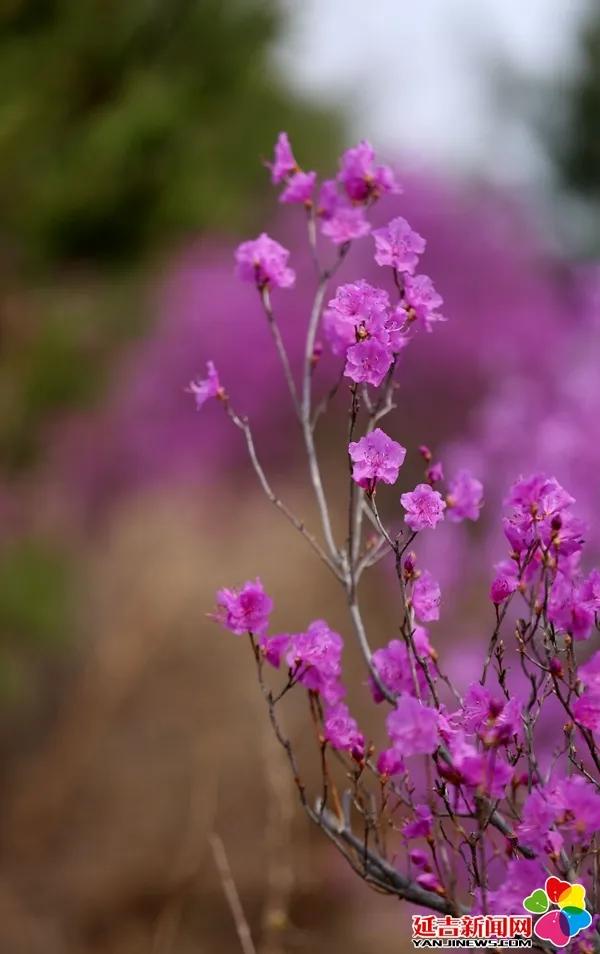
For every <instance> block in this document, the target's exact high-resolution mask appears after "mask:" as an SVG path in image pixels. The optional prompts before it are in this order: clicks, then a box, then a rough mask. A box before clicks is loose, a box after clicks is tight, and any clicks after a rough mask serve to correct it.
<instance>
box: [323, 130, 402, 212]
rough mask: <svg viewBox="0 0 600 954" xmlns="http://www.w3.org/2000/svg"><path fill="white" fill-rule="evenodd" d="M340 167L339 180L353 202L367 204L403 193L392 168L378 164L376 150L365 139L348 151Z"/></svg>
mask: <svg viewBox="0 0 600 954" xmlns="http://www.w3.org/2000/svg"><path fill="white" fill-rule="evenodd" d="M340 166H341V169H340V173H339V176H338V178H339V180H340V182H341V183H342V185H343V187H344V189H345V190H346V193H347V194H348V197H349V198H350V199H351V200H352V201H353V202H366V201H367V200H368V199H377V198H379V196H381V195H384V194H385V193H390V192H394V193H398V192H401V191H402V190H401V189H400V186H399V185H398V183H397V182H396V180H395V178H394V173H393V172H392V170H391V168H390V167H389V166H384V165H377V164H376V162H375V150H374V149H373V147H372V146H371V144H370V143H368V142H367V141H366V140H364V139H363V140H362V142H360V143H359V144H358V146H355V147H354V148H353V149H347V150H346V152H345V153H344V154H343V156H342V159H341V163H340Z"/></svg>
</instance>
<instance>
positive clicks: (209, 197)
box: [0, 0, 338, 264]
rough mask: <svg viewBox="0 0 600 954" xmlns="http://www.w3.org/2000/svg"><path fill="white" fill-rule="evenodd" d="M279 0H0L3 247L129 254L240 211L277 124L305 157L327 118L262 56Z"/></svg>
mask: <svg viewBox="0 0 600 954" xmlns="http://www.w3.org/2000/svg"><path fill="white" fill-rule="evenodd" d="M280 28H281V13H280V12H279V11H278V9H277V6H276V3H275V2H274V0H125V2H123V0H4V2H3V4H2V5H1V7H0V87H1V88H2V97H1V98H0V206H1V208H2V224H1V228H2V230H3V232H4V244H5V245H8V246H9V247H10V248H11V249H12V248H14V247H15V246H16V248H17V251H18V253H19V254H20V255H21V256H23V257H24V258H25V259H26V260H33V261H35V262H36V263H44V262H47V261H56V260H63V259H71V258H77V259H81V258H85V259H91V260H94V261H117V262H119V263H120V264H123V263H124V262H127V260H129V259H130V258H131V257H132V256H134V255H137V254H139V253H140V252H141V251H143V250H144V249H146V248H147V247H148V246H156V245H157V244H159V245H161V244H163V243H164V242H165V241H167V240H168V239H169V238H170V237H173V236H177V235H178V234H181V233H182V232H184V231H185V230H188V229H190V230H198V229H224V228H227V227H230V226H236V225H239V224H240V223H244V224H246V223H247V221H248V219H249V218H251V217H252V213H253V211H255V210H256V201H257V193H258V195H260V196H261V197H262V198H263V199H264V192H263V189H264V187H265V184H266V182H265V180H266V176H265V171H264V169H261V168H260V164H259V163H258V162H257V156H258V155H260V154H261V153H262V154H263V155H267V154H269V153H270V150H271V147H272V142H273V139H274V136H275V133H276V132H277V131H278V130H279V129H280V128H282V127H285V128H287V129H289V131H290V132H291V133H292V134H294V135H295V136H296V137H297V138H298V139H300V138H301V140H302V144H303V148H302V151H303V155H304V158H305V159H306V161H307V163H308V162H310V163H313V162H315V161H317V160H318V159H319V158H322V157H323V156H324V155H325V156H326V157H327V158H329V157H331V156H332V154H333V151H334V149H335V146H336V145H337V142H336V139H337V131H338V128H337V126H336V123H335V122H332V117H331V115H329V114H326V113H319V111H318V110H316V109H315V108H313V107H307V106H306V105H305V104H304V103H302V102H300V101H299V100H298V99H297V98H295V97H293V96H292V95H291V94H290V92H289V90H287V89H286V88H285V84H284V83H282V80H281V77H279V76H277V75H276V72H275V69H274V67H273V65H272V63H271V56H270V52H271V45H272V43H273V41H274V39H275V38H276V36H277V33H278V31H279V29H280Z"/></svg>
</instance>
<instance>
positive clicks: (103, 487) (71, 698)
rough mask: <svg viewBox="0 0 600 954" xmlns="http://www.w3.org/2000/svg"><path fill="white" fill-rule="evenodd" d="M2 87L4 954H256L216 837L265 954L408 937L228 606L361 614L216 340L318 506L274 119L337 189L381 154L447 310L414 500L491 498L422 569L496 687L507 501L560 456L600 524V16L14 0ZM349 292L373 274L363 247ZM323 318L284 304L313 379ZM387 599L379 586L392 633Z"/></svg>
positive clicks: (597, 11) (396, 206)
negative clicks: (311, 548)
mask: <svg viewBox="0 0 600 954" xmlns="http://www.w3.org/2000/svg"><path fill="white" fill-rule="evenodd" d="M0 85H1V88H2V96H1V97H0V209H1V212H0V275H1V277H2V294H1V298H0V528H1V533H0V636H1V639H0V758H1V760H2V780H3V782H2V788H1V796H0V797H1V800H2V806H1V809H2V810H1V811H0V833H1V834H0V837H1V851H0V950H2V952H3V954H4V952H6V954H37V952H38V951H39V952H44V954H63V952H65V954H71V952H73V954H75V952H77V954H92V952H93V954H137V952H140V954H141V952H144V954H146V952H161V954H162V952H173V954H187V952H191V951H194V952H196V954H198V952H213V951H224V952H229V951H232V952H234V951H237V950H238V941H237V939H236V936H235V930H234V926H233V923H232V920H231V916H230V913H229V910H228V908H227V905H226V902H225V900H224V898H223V892H222V888H221V885H220V883H219V879H218V877H217V876H216V873H215V869H214V862H213V859H212V855H211V853H210V851H209V847H208V842H207V834H208V832H210V831H213V830H216V831H217V832H218V833H219V834H220V836H221V837H222V839H223V841H224V843H225V846H226V849H227V853H228V855H229V858H230V862H231V865H232V869H233V871H234V875H235V880H236V884H237V886H238V890H239V892H240V895H241V897H242V900H243V903H244V906H245V909H246V911H247V914H248V918H249V920H250V924H251V927H252V930H253V932H254V935H255V939H256V942H257V946H258V948H259V950H260V952H261V954H287V952H294V951H309V950H310V951H327V952H331V954H337V952H344V954H354V952H357V954H358V952H363V951H364V950H366V948H367V944H369V946H370V947H372V946H377V949H378V950H379V951H381V952H382V954H386V952H388V951H390V952H391V951H397V950H398V949H399V948H400V949H402V945H403V944H404V943H405V941H406V937H407V934H406V922H405V920H404V918H405V917H406V914H405V913H403V912H402V910H401V909H400V908H398V905H396V904H394V903H393V902H392V901H391V900H386V899H381V898H379V897H377V896H376V895H374V894H371V893H370V892H369V891H368V889H367V888H366V887H365V886H363V885H362V884H359V883H356V884H355V882H354V881H353V879H352V878H351V877H350V874H348V873H347V872H346V870H345V869H344V868H343V867H342V863H341V861H340V860H339V859H338V858H337V857H335V856H334V854H333V853H332V850H330V848H329V846H328V845H325V844H323V843H322V842H321V840H320V839H319V838H318V837H316V836H315V835H313V833H312V832H311V831H310V830H309V829H308V827H307V824H306V823H305V821H304V819H303V818H302V817H300V813H299V810H298V809H297V807H296V805H295V802H294V798H293V793H292V792H291V791H290V787H289V780H288V778H287V775H286V772H285V768H284V766H282V765H281V762H280V760H279V756H278V754H277V753H276V752H275V751H274V750H273V747H272V743H271V740H270V736H269V733H268V732H267V725H266V718H265V715H264V712H263V709H262V707H261V705H260V700H259V697H258V689H257V687H256V685H255V681H254V677H253V672H252V666H251V665H250V660H249V659H248V658H247V654H246V653H245V652H244V650H245V648H246V647H241V646H240V644H239V643H237V642H236V640H235V639H234V638H233V637H231V638H230V637H228V636H227V635H226V634H224V633H221V632H220V631H218V630H217V629H216V627H214V625H213V624H211V623H210V621H208V620H207V619H206V613H208V612H210V610H211V608H212V606H213V601H214V591H215V590H216V588H217V587H218V586H220V585H223V584H226V585H235V584H237V583H241V582H243V581H244V580H245V579H247V578H249V577H254V576H255V575H256V574H257V573H260V575H261V577H262V579H263V581H264V583H265V586H266V587H267V589H268V591H269V592H270V593H272V595H273V596H274V598H275V601H276V612H275V616H274V624H275V627H276V628H281V629H284V628H286V629H291V630H294V629H299V628H303V627H304V626H305V625H306V623H307V622H308V620H309V619H310V618H313V617H315V616H323V615H324V616H326V617H327V619H328V621H329V622H330V623H331V624H332V625H334V626H336V627H337V628H339V629H340V631H341V632H345V631H347V628H348V627H347V621H346V618H345V615H344V608H343V605H342V604H341V602H340V598H339V594H337V593H336V592H335V590H332V589H331V586H330V584H329V581H328V580H324V579H323V574H322V573H321V570H320V567H319V565H316V564H315V563H314V561H313V560H312V558H311V555H310V552H308V553H307V552H305V550H304V548H303V547H302V546H301V543H302V541H295V540H294V539H293V537H290V533H289V532H288V529H287V526H286V525H285V524H282V523H281V522H280V521H279V519H278V515H277V514H276V513H274V512H273V513H272V512H271V510H270V509H269V507H268V505H267V503H266V501H264V499H263V498H262V497H261V496H260V494H259V492H258V491H257V489H256V487H255V483H254V479H253V473H252V472H251V469H250V467H249V465H248V463H247V460H246V457H245V455H244V451H243V447H242V445H241V443H240V435H239V433H238V432H237V431H235V430H234V429H228V428H227V426H226V422H225V421H224V420H223V419H222V412H221V414H220V413H219V408H218V407H214V406H211V407H209V406H207V407H206V408H205V409H204V411H203V414H202V415H201V416H198V415H196V413H195V411H194V409H193V406H192V404H191V402H190V398H189V396H186V395H185V393H184V388H185V386H186V384H187V382H188V381H189V380H190V378H191V377H193V376H194V375H196V374H197V373H199V372H203V369H204V365H205V362H206V360H207V359H208V358H214V360H215V362H216V363H217V365H218V367H219V368H220V369H221V373H222V378H223V379H224V380H225V383H226V385H227V388H228V390H229V391H230V393H231V394H232V397H233V399H234V401H235V404H236V406H237V407H238V408H239V409H240V410H241V411H243V412H246V413H248V414H249V415H250V416H251V418H252V421H253V426H254V429H255V431H256V435H257V440H258V442H259V444H260V450H261V454H262V456H263V458H264V460H265V461H267V462H268V464H269V466H270V468H271V473H272V474H273V480H274V482H276V485H277V489H278V491H279V492H280V493H281V495H282V496H284V497H286V498H287V499H289V500H290V501H291V502H292V503H293V504H294V506H295V507H296V509H297V510H298V511H300V512H302V513H303V514H305V515H306V516H307V518H308V519H309V520H310V519H311V518H312V516H313V514H312V510H311V504H310V502H309V500H308V499H305V485H304V483H303V471H302V469H301V466H300V465H299V461H300V458H299V455H298V450H299V448H298V446H297V442H296V438H295V435H294V431H293V428H292V427H289V426H288V425H289V421H290V412H289V411H288V410H286V409H285V407H282V406H281V403H280V402H278V401H274V400H273V399H274V397H275V396H276V395H279V393H280V389H281V382H280V378H279V375H278V371H277V364H276V360H275V358H274V356H273V355H272V354H271V351H270V347H269V345H270V341H269V337H268V333H267V330H266V328H265V327H264V324H263V322H262V321H261V315H260V311H259V309H258V307H257V302H256V300H255V296H254V295H253V294H251V289H249V288H248V287H244V286H240V285H239V284H238V283H236V282H235V281H234V279H233V275H232V250H233V248H234V247H235V245H236V244H237V242H239V241H240V240H241V239H242V238H246V237H249V236H253V235H255V234H256V233H257V232H258V231H260V230H262V229H263V228H266V229H267V230H268V231H269V232H270V233H271V234H273V235H274V236H275V237H277V238H279V239H280V240H281V241H282V242H283V243H284V244H285V245H287V246H288V247H290V248H291V250H292V255H293V259H294V262H293V264H294V266H295V267H296V268H297V269H298V271H299V273H300V275H302V274H303V272H304V271H305V270H307V266H308V264H309V263H308V259H307V253H306V249H305V247H304V236H303V228H302V215H301V214H300V213H298V212H297V211H296V212H295V211H294V210H293V209H287V210H284V211H282V210H281V207H279V206H278V204H277V202H276V199H275V198H274V195H273V193H272V191H271V189H270V187H269V183H268V175H267V174H266V172H265V169H264V167H263V165H262V161H261V160H263V159H264V158H266V157H268V156H269V155H270V153H271V150H272V144H273V142H274V139H275V137H276V134H277V133H278V132H279V130H280V129H286V130H287V131H288V132H289V134H290V137H291V139H292V142H293V144H294V146H295V151H296V153H297V155H298V157H299V159H300V161H301V163H302V165H303V166H304V167H307V168H316V169H317V170H318V171H319V173H320V174H323V175H329V174H331V173H332V172H333V170H334V168H335V165H336V162H337V156H338V155H339V152H340V151H341V150H342V149H343V148H347V147H348V146H350V145H352V144H354V142H355V141H356V140H357V139H359V138H363V137H367V138H369V139H371V141H372V142H373V144H374V145H375V147H376V148H377V150H378V151H379V152H380V153H381V154H382V156H384V157H385V158H386V159H387V160H389V161H390V162H392V163H393V164H394V165H395V167H396V168H397V169H398V174H399V177H400V178H401V180H402V182H403V184H404V188H405V193H404V195H403V196H401V197H400V198H396V199H394V201H393V202H389V203H387V204H386V205H385V208H381V209H378V210H377V215H378V216H379V217H380V219H381V220H384V219H388V218H391V217H392V215H393V214H402V215H405V216H406V218H408V219H409V221H410V222H411V224H412V225H413V226H414V227H415V228H417V230H418V231H419V232H421V233H422V234H423V235H425V236H426V237H427V239H428V250H427V253H426V256H425V259H424V267H425V270H426V271H427V273H428V274H430V275H431V276H432V278H433V280H434V282H435V284H436V286H437V287H438V289H439V290H440V292H441V293H442V295H443V296H444V299H445V313H446V314H447V316H448V317H449V319H450V320H449V321H448V323H447V324H445V325H443V326H440V327H439V328H436V333H435V335H432V336H430V337H427V338H426V339H425V338H424V337H423V338H422V339H420V340H418V341H417V342H416V343H415V345H414V347H412V348H411V349H409V351H408V353H407V357H406V360H405V361H404V363H403V365H402V368H401V376H400V382H401V388H400V392H399V408H398V411H397V412H395V414H394V415H393V418H390V422H389V427H388V428H387V429H388V430H389V431H390V433H392V434H393V436H395V437H398V438H399V439H401V440H402V443H403V444H405V445H406V446H407V447H408V448H409V449H410V452H411V453H410V457H409V462H407V466H406V468H405V474H404V477H405V479H406V481H407V484H408V483H410V481H411V480H414V479H416V478H417V477H418V470H419V464H418V461H417V459H416V458H417V455H416V453H415V448H416V446H417V445H418V444H419V443H422V442H425V443H427V444H430V445H431V446H433V447H434V448H435V451H436V454H437V455H441V456H442V458H443V460H444V462H445V463H446V468H447V471H451V470H452V468H453V467H454V466H456V464H457V463H458V462H468V463H469V464H470V466H471V467H472V468H473V470H474V471H475V473H476V474H477V475H478V476H479V477H481V478H482V479H483V480H484V483H485V487H486V508H485V511H484V516H483V518H482V521H481V523H480V524H479V525H477V527H476V528H475V530H474V532H471V531H468V532H467V531H464V532H462V528H456V527H444V528H443V530H441V531H440V532H439V534H437V535H436V539H435V546H433V545H432V546H430V547H429V548H428V551H427V552H426V553H423V560H425V561H427V565H429V566H431V567H432V569H435V572H436V573H437V574H438V575H439V577H440V579H441V581H442V583H443V584H444V586H447V587H448V595H447V597H446V596H445V597H444V599H445V604H444V614H443V616H442V622H440V623H437V624H434V626H433V627H432V638H433V640H434V642H435V644H436V645H437V646H438V648H439V649H440V651H441V653H442V655H444V653H445V649H444V643H445V640H446V637H448V638H449V634H450V633H452V645H453V648H452V650H450V647H448V648H447V659H448V666H447V668H448V669H450V670H451V669H452V668H453V666H454V667H455V668H456V670H460V671H461V673H462V674H463V676H465V675H466V676H468V670H469V660H470V659H471V653H472V649H473V646H475V645H476V644H477V640H478V639H479V640H481V639H482V638H485V634H486V633H487V632H489V623H490V615H491V613H490V609H489V606H488V605H487V600H486V593H487V586H488V582H489V578H490V576H491V563H492V562H493V561H494V559H498V558H500V557H501V556H502V549H501V546H500V545H499V542H498V538H497V535H496V531H495V524H496V523H497V515H498V508H499V506H500V503H501V500H502V497H503V494H504V492H505V489H506V486H507V485H508V483H509V482H510V481H511V480H513V479H514V478H515V477H516V476H517V475H518V474H519V473H520V472H521V471H522V470H527V469H528V468H530V467H538V468H547V469H548V470H550V471H552V472H553V473H555V474H556V476H557V477H558V478H559V479H560V480H561V481H564V483H565V484H566V486H567V487H568V488H569V490H570V491H571V492H572V493H573V494H574V496H576V497H577V500H578V505H579V508H580V512H581V513H582V515H583V516H584V517H586V518H587V519H590V518H593V516H594V513H596V512H597V506H598V496H599V493H600V489H599V488H600V481H599V479H598V473H599V471H600V440H599V439H598V437H599V436H600V435H599V425H598V421H599V420H600V375H599V374H598V367H599V361H600V340H599V333H600V272H598V271H597V269H596V265H595V261H596V259H597V257H598V256H599V255H600V215H599V210H600V8H599V7H598V4H597V3H596V2H594V0H530V2H529V3H527V4H523V3H522V2H519V3H518V2H517V0H505V2H504V3H503V4H497V3H495V2H493V0H428V2H427V3H422V4H420V5H416V4H404V3H398V2H397V0H377V2H376V3H374V4H371V5H370V7H369V8H368V9H366V8H365V5H364V4H362V3H359V2H358V0H305V2H304V3H302V4H299V3H294V2H292V0H288V2H277V0H225V2H224V0H169V2H167V0H128V2H127V3H117V2H114V0H78V2H74V0H3V3H2V4H0ZM343 274H344V277H346V278H352V277H357V276H359V275H364V276H365V277H367V278H370V279H371V280H372V281H381V275H378V274H377V271H376V268H375V266H374V265H373V263H372V258H371V243H370V242H368V241H367V242H364V243H363V244H362V245H359V246H357V248H356V249H354V250H353V251H352V254H351V256H350V260H349V262H348V263H347V266H346V270H345V272H344V273H343ZM308 300H309V295H308V291H307V290H306V288H304V289H303V288H302V286H301V283H299V287H298V289H297V290H296V291H294V292H293V293H285V295H284V294H281V296H280V298H278V299H277V305H278V307H280V308H281V325H282V328H283V331H284V335H285V337H286V339H287V340H288V341H289V346H290V351H291V354H292V360H293V361H294V365H295V366H297V364H296V362H297V360H298V357H299V350H298V349H299V344H300V338H301V334H302V328H303V326H304V322H305V320H306V308H307V305H308ZM333 434H334V432H330V431H328V429H327V427H325V429H324V431H323V435H322V436H323V453H324V457H325V459H327V458H328V457H329V455H330V454H331V455H332V456H333V457H335V456H336V453H337V451H338V450H339V447H337V446H334V443H335V442H334V440H333ZM336 439H337V438H336ZM331 479H332V483H333V485H334V486H335V481H336V479H337V478H336V476H335V472H334V474H333V476H332V478H331ZM390 500H391V498H390ZM392 503H393V501H392ZM589 539H590V546H591V550H592V552H596V553H598V552H600V529H599V527H598V524H596V528H594V527H593V526H592V527H591V528H590V536H589ZM457 547H459V548H460V558H459V559H457V558H456V548H457ZM449 548H452V553H453V554H454V556H453V559H452V560H448V559H447V558H446V557H447V554H448V553H449V552H450V550H449ZM282 553H285V554H286V560H285V561H282V560H281V554H282ZM487 567H489V573H488V572H486V568H487ZM451 593H452V594H453V596H452V598H451V596H450V594H451ZM392 594H393V590H392V586H391V582H390V580H389V579H388V578H387V577H386V574H385V572H382V574H380V575H379V576H377V577H376V578H375V579H374V580H373V581H372V582H370V583H369V584H368V585H367V587H366V594H365V607H366V611H367V613H368V614H369V616H368V618H369V621H370V625H371V628H372V633H373V635H372V639H373V642H374V644H383V643H384V642H387V640H388V639H390V638H391V636H392V635H393V634H394V608H393V597H392ZM382 607H387V608H384V609H382ZM459 633H460V639H457V634H459ZM482 633H483V634H484V636H483V637H482V635H481V634H482ZM347 665H348V669H349V671H350V672H352V673H354V675H355V680H354V681H355V684H356V698H355V700H353V702H354V705H355V708H356V710H357V714H359V715H361V713H362V710H361V699H362V698H363V694H362V692H361V689H362V686H361V681H362V680H363V679H364V674H361V672H360V669H359V665H358V661H357V660H356V659H355V658H354V655H353V650H352V648H349V650H348V658H347ZM288 718H289V720H290V725H291V726H297V727H298V729H299V731H300V732H301V731H302V727H303V726H305V725H306V721H305V719H304V713H303V712H296V711H295V710H292V711H291V712H290V713H289V715H288Z"/></svg>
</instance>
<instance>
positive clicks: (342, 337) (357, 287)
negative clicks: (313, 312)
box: [323, 279, 390, 354]
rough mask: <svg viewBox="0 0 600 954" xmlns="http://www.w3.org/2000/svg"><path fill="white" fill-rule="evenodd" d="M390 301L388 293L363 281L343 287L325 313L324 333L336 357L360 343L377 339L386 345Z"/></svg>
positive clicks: (341, 286) (338, 290)
mask: <svg viewBox="0 0 600 954" xmlns="http://www.w3.org/2000/svg"><path fill="white" fill-rule="evenodd" d="M389 304H390V299H389V295H388V293H387V292H386V291H383V290H382V289H381V288H375V287H374V286H373V285H370V284H369V283H368V282H366V281H364V280H363V279H360V280H359V281H357V282H351V283H349V284H347V285H340V287H339V288H338V289H337V291H336V293H335V298H332V299H331V300H330V301H329V303H328V306H327V308H326V310H325V312H324V314H323V330H324V332H325V335H326V337H327V339H328V341H329V343H330V345H331V350H332V351H333V353H334V354H343V353H344V352H345V351H346V350H347V349H348V347H350V345H352V344H355V343H356V341H357V340H362V339H364V338H367V337H376V338H378V339H379V340H380V341H381V343H382V344H384V345H385V344H387V342H388V340H389V335H388V332H387V330H386V321H387V316H388V309H389Z"/></svg>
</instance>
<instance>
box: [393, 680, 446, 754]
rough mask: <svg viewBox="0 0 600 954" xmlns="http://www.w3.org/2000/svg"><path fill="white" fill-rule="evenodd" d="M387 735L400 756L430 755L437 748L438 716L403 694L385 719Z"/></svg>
mask: <svg viewBox="0 0 600 954" xmlns="http://www.w3.org/2000/svg"><path fill="white" fill-rule="evenodd" d="M385 724H386V728H387V734H388V735H389V737H390V739H391V740H392V744H393V746H394V748H395V749H397V750H398V752H399V754H400V755H402V756H407V755H431V753H432V752H435V750H436V748H437V746H438V714H437V712H436V711H435V709H430V708H428V707H427V706H424V705H423V703H422V702H419V701H418V700H417V699H415V698H414V696H410V695H408V694H406V693H403V694H402V695H401V696H399V697H398V699H397V700H396V708H395V709H394V710H393V711H392V712H390V713H389V715H388V717H387V719H386V723H385Z"/></svg>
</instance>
